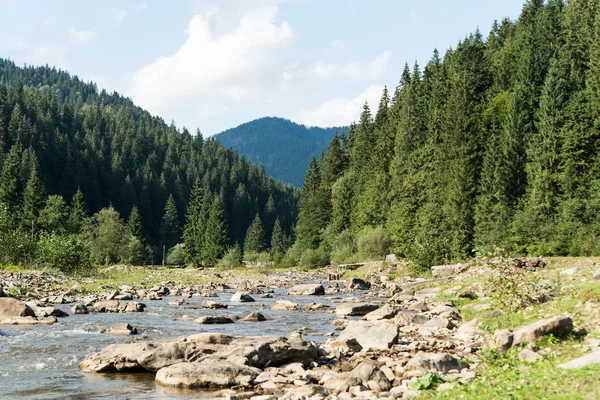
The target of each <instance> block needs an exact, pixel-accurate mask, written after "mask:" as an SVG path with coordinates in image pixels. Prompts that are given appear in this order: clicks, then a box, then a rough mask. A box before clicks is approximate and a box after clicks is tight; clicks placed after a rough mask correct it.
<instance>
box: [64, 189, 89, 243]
mask: <svg viewBox="0 0 600 400" xmlns="http://www.w3.org/2000/svg"><path fill="white" fill-rule="evenodd" d="M88 217H89V212H88V208H87V205H86V204H85V200H84V198H83V192H82V191H81V189H77V192H75V194H74V195H73V200H72V201H71V212H70V213H69V222H68V225H69V230H70V232H71V233H81V231H82V229H83V226H84V224H85V221H86V220H87V219H88Z"/></svg>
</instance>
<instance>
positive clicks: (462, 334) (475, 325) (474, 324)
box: [454, 318, 485, 342]
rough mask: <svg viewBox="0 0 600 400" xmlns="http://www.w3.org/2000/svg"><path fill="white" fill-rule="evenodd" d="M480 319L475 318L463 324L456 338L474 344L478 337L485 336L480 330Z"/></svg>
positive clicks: (455, 335) (457, 331)
mask: <svg viewBox="0 0 600 400" xmlns="http://www.w3.org/2000/svg"><path fill="white" fill-rule="evenodd" d="M480 322H481V321H479V319H477V318H473V319H472V320H471V321H469V322H467V323H464V324H462V325H461V326H459V327H458V329H457V330H456V333H455V334H454V337H455V338H456V339H458V340H462V341H465V342H472V341H474V340H475V339H476V338H477V337H480V336H483V335H484V333H485V332H484V331H483V330H481V329H479V323H480Z"/></svg>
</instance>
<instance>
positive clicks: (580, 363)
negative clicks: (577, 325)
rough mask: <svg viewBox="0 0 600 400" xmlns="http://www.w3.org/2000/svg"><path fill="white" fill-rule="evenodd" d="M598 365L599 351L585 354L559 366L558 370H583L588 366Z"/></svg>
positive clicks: (599, 360) (599, 361) (599, 359)
mask: <svg viewBox="0 0 600 400" xmlns="http://www.w3.org/2000/svg"><path fill="white" fill-rule="evenodd" d="M598 363H600V350H596V351H594V352H592V353H589V354H586V355H585V356H583V357H579V358H576V359H574V360H571V361H569V362H566V363H564V364H560V365H559V367H560V368H564V369H574V368H583V367H587V366H588V365H592V364H598Z"/></svg>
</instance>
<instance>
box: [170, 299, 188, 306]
mask: <svg viewBox="0 0 600 400" xmlns="http://www.w3.org/2000/svg"><path fill="white" fill-rule="evenodd" d="M182 304H185V300H184V299H175V300H171V301H170V302H169V305H170V306H180V305H182Z"/></svg>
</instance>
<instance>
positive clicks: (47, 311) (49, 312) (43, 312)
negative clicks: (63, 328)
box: [27, 302, 69, 318]
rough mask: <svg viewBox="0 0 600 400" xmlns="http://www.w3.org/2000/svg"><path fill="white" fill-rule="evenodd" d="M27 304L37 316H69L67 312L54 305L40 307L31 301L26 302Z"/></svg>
mask: <svg viewBox="0 0 600 400" xmlns="http://www.w3.org/2000/svg"><path fill="white" fill-rule="evenodd" d="M27 305H28V306H29V307H31V309H32V310H33V312H34V313H35V316H36V317H38V318H46V317H49V316H53V317H68V316H69V314H67V313H66V312H64V311H63V310H61V309H58V308H56V307H51V306H48V307H40V306H38V305H37V304H35V303H33V302H28V303H27Z"/></svg>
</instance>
